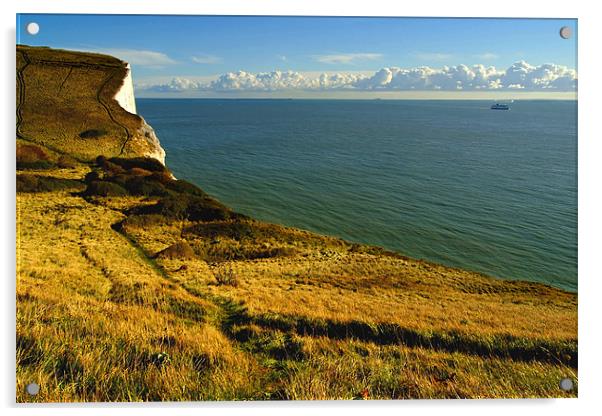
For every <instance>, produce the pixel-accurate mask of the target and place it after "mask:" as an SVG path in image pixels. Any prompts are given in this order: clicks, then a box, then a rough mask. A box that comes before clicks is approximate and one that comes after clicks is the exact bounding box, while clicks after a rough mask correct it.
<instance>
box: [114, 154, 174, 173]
mask: <svg viewBox="0 0 602 416" xmlns="http://www.w3.org/2000/svg"><path fill="white" fill-rule="evenodd" d="M108 161H109V162H110V163H113V164H115V165H118V166H120V167H121V168H122V169H124V170H129V169H133V168H139V169H144V170H147V171H149V172H169V171H168V170H167V168H166V167H165V166H164V165H163V164H162V163H161V162H159V161H158V160H157V159H153V158H150V157H133V158H128V159H126V158H121V157H112V158H110V159H108Z"/></svg>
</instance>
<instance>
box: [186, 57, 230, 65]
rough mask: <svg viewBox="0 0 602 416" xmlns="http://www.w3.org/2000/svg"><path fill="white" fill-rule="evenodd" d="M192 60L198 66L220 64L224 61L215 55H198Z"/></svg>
mask: <svg viewBox="0 0 602 416" xmlns="http://www.w3.org/2000/svg"><path fill="white" fill-rule="evenodd" d="M190 59H191V60H192V62H196V63H197V64H218V63H220V62H221V61H222V58H220V57H219V56H213V55H196V56H192V57H191V58H190Z"/></svg>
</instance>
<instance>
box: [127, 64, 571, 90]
mask: <svg viewBox="0 0 602 416" xmlns="http://www.w3.org/2000/svg"><path fill="white" fill-rule="evenodd" d="M136 89H137V90H138V91H149V92H156V93H166V92H172V93H178V92H194V91H198V92H203V91H210V92H247V91H249V92H275V91H494V90H524V91H554V92H561V91H576V89H577V72H576V71H575V70H574V69H570V68H568V67H566V66H562V65H556V64H543V65H539V66H533V65H530V64H528V63H527V62H525V61H519V62H516V63H514V64H512V65H511V66H510V67H509V68H507V69H506V70H499V69H497V68H495V67H493V66H485V65H473V66H467V65H457V66H444V67H442V68H431V67H428V66H421V67H416V68H409V69H404V68H399V67H385V68H382V69H380V70H378V71H376V72H374V73H373V74H372V75H365V74H358V73H346V72H340V73H334V74H333V73H322V74H320V75H307V74H303V73H301V72H295V71H273V72H259V73H251V72H245V71H237V72H228V73H226V74H223V75H220V76H219V77H217V79H215V80H213V81H210V82H198V81H194V80H190V79H186V78H181V77H176V78H173V79H172V80H171V81H170V82H168V83H164V84H137V85H136Z"/></svg>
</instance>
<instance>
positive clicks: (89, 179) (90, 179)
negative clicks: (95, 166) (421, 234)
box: [84, 170, 100, 183]
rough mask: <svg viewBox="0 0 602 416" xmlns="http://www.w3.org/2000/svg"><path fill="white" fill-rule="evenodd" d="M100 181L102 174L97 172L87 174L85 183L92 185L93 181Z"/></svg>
mask: <svg viewBox="0 0 602 416" xmlns="http://www.w3.org/2000/svg"><path fill="white" fill-rule="evenodd" d="M99 180H100V173H98V172H97V171H95V170H93V171H91V172H88V173H86V176H84V182H86V183H90V182H93V181H99Z"/></svg>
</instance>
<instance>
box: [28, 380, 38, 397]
mask: <svg viewBox="0 0 602 416" xmlns="http://www.w3.org/2000/svg"><path fill="white" fill-rule="evenodd" d="M25 391H27V394H29V395H30V396H35V395H36V394H38V393H39V392H40V385H39V384H38V383H29V384H28V385H27V386H25Z"/></svg>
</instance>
